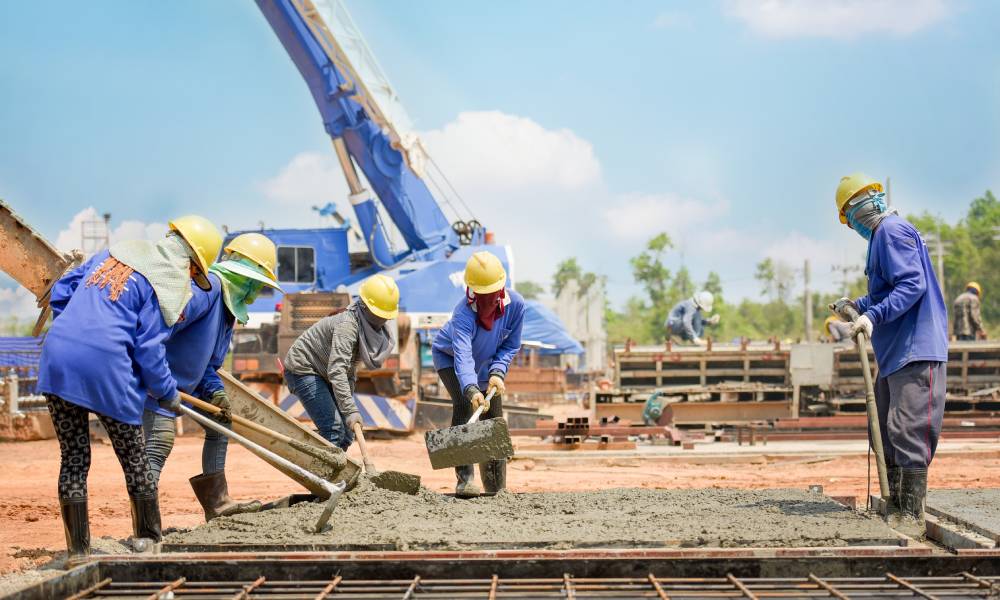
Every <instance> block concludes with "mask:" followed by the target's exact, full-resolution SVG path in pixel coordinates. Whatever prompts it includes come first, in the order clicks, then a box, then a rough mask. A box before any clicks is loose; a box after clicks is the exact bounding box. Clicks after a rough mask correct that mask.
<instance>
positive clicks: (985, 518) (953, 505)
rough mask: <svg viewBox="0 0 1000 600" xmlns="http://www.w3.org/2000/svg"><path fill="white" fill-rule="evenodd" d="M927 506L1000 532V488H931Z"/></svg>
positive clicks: (980, 526) (978, 526) (977, 525)
mask: <svg viewBox="0 0 1000 600" xmlns="http://www.w3.org/2000/svg"><path fill="white" fill-rule="evenodd" d="M927 507H928V509H929V510H934V511H941V512H943V513H946V514H947V515H950V516H951V517H953V518H955V519H958V520H960V521H964V522H966V523H969V524H971V525H975V526H976V527H977V528H980V529H983V530H985V531H990V532H993V533H995V534H1000V489H997V488H986V489H979V490H930V491H929V492H927Z"/></svg>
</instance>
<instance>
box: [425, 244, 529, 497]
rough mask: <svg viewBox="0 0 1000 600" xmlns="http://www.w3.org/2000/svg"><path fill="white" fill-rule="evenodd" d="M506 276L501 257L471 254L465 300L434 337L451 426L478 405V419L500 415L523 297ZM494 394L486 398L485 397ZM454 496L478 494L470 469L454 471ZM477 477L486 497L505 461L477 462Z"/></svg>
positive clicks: (498, 486) (501, 481)
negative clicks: (447, 400) (455, 482)
mask: <svg viewBox="0 0 1000 600" xmlns="http://www.w3.org/2000/svg"><path fill="white" fill-rule="evenodd" d="M506 284H507V272H506V271H505V270H504V268H503V265H502V264H501V263H500V259H499V258H497V257H496V256H494V255H493V254H491V253H489V252H485V251H482V252H476V253H475V254H473V255H472V256H471V257H469V260H468V261H467V262H466V263H465V285H466V289H465V298H463V299H462V300H460V301H459V303H458V305H457V306H455V310H454V311H453V312H452V314H451V319H449V320H448V322H447V323H445V324H444V325H443V326H442V327H441V329H440V330H438V332H437V335H435V337H434V344H433V346H432V354H433V358H434V368H435V369H436V370H437V372H438V376H439V377H440V378H441V382H442V383H443V384H444V387H445V389H447V390H448V394H449V395H450V396H451V406H452V412H451V424H452V425H459V424H463V423H466V422H468V420H469V418H470V417H472V413H473V412H475V410H476V409H477V408H479V407H480V406H482V407H484V411H483V414H482V415H481V417H480V418H481V419H492V418H496V417H502V416H503V395H504V392H505V391H506V387H505V385H504V377H505V376H506V375H507V368H508V367H509V365H510V361H511V360H512V359H513V358H514V356H515V355H516V354H517V352H518V350H520V348H521V325H522V324H523V323H524V299H523V298H522V297H521V295H520V294H518V293H517V292H515V291H513V290H508V289H506V288H505V286H506ZM491 391H492V392H493V397H492V399H490V400H487V399H486V396H485V395H484V394H486V395H489V393H490V392H491ZM455 475H456V477H457V478H458V483H457V484H456V486H455V495H456V496H457V497H459V498H472V497H475V496H478V495H479V493H480V492H479V488H478V486H476V483H475V469H474V468H473V467H472V465H464V466H461V467H455ZM479 477H480V479H482V481H483V488H484V489H485V490H486V492H488V493H495V492H499V491H500V490H502V489H505V488H506V487H507V461H506V460H491V461H489V462H487V463H480V465H479Z"/></svg>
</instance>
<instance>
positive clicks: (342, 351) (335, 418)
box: [284, 275, 399, 450]
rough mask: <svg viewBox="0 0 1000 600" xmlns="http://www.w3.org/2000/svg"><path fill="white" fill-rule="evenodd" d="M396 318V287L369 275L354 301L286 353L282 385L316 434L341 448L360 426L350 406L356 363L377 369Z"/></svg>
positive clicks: (358, 415)
mask: <svg viewBox="0 0 1000 600" xmlns="http://www.w3.org/2000/svg"><path fill="white" fill-rule="evenodd" d="M398 314H399V288H398V287H396V282H395V281H394V280H393V279H392V278H391V277H388V276H386V275H372V276H371V277H369V278H368V279H366V280H364V282H363V283H362V284H361V287H360V288H359V290H358V299H357V300H355V301H354V302H353V303H352V304H351V306H350V307H349V308H348V309H347V310H345V311H343V312H341V313H338V314H335V315H331V316H328V317H324V318H323V319H320V320H319V321H317V322H316V323H314V324H313V325H312V326H311V327H309V329H306V330H305V332H303V333H302V335H300V336H299V337H298V339H297V340H295V343H293V344H292V347H291V348H289V349H288V354H286V355H285V363H284V367H285V382H286V383H287V384H288V389H289V390H290V391H291V392H292V393H293V394H295V395H296V396H298V398H299V400H301V401H302V406H303V407H304V408H305V409H306V412H307V413H308V414H309V418H310V419H312V421H313V423H315V424H316V429H317V430H318V431H319V434H320V435H321V436H322V437H323V438H324V439H326V440H327V441H329V442H330V443H332V444H333V445H335V446H337V447H338V448H340V449H342V450H347V449H348V448H349V447H350V446H351V443H352V442H354V432H353V427H354V424H355V423H358V424H360V423H361V413H360V412H359V411H358V407H357V405H356V404H355V402H354V386H355V382H356V381H357V378H358V376H357V363H358V362H361V363H362V364H364V365H365V367H366V368H368V369H378V368H379V367H381V366H382V362H383V361H384V360H385V359H386V358H387V357H388V356H389V353H390V352H392V348H393V344H394V341H393V336H392V335H391V334H390V332H389V327H388V325H387V323H388V321H389V320H391V319H395V318H396V316H397V315H398Z"/></svg>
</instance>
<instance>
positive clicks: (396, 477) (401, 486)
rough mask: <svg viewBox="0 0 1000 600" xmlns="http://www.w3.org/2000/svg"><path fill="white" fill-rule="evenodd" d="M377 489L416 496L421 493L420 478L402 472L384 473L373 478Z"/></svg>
mask: <svg viewBox="0 0 1000 600" xmlns="http://www.w3.org/2000/svg"><path fill="white" fill-rule="evenodd" d="M371 480H372V483H374V484H375V486H376V487H380V488H382V489H384V490H393V491H396V492H402V493H404V494H411V495H412V494H416V493H417V492H419V491H420V476H419V475H412V474H410V473H403V472H402V471H382V472H381V473H378V474H376V475H374V476H372V477H371Z"/></svg>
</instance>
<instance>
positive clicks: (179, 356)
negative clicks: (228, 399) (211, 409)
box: [146, 273, 236, 417]
mask: <svg viewBox="0 0 1000 600" xmlns="http://www.w3.org/2000/svg"><path fill="white" fill-rule="evenodd" d="M208 280H209V282H210V283H211V284H212V289H210V290H207V291H206V290H203V289H201V288H199V287H198V286H197V285H195V283H194V282H192V283H191V291H192V292H193V295H192V296H191V300H190V301H188V303H187V306H185V307H184V312H183V316H182V317H181V320H179V321H178V322H177V323H176V324H175V325H174V327H173V329H171V331H170V336H169V337H168V338H167V340H166V342H165V345H166V348H167V363H168V364H169V365H170V372H171V373H172V374H173V376H174V378H175V379H176V380H177V387H178V388H179V389H180V390H181V391H183V392H186V393H188V394H191V395H192V396H199V397H202V398H208V397H209V396H211V395H212V393H213V392H215V391H218V390H221V389H223V385H222V379H221V378H220V377H219V374H218V373H217V371H218V370H219V368H220V367H222V363H223V361H225V359H226V354H227V353H228V352H229V342H230V341H231V340H232V338H233V327H234V325H235V322H236V321H235V319H234V318H233V316H232V314H230V312H229V309H227V308H226V305H225V302H224V301H223V299H222V282H221V281H220V280H219V277H218V276H217V275H215V274H214V273H209V274H208ZM146 410H150V411H153V412H155V413H157V414H160V415H163V416H165V417H173V416H175V415H174V413H173V412H171V411H170V410H168V409H165V408H162V407H160V405H159V403H158V402H157V401H156V399H155V398H152V397H151V396H146Z"/></svg>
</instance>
